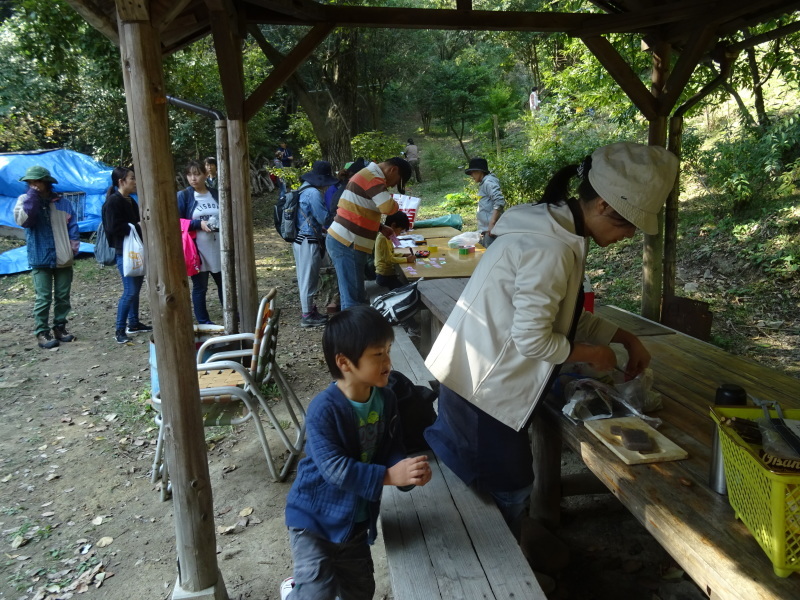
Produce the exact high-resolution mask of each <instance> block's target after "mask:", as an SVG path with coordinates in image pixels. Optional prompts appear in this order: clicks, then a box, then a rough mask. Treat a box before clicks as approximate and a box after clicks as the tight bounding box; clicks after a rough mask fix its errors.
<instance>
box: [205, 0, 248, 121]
mask: <svg viewBox="0 0 800 600" xmlns="http://www.w3.org/2000/svg"><path fill="white" fill-rule="evenodd" d="M209 8H210V10H209V12H208V17H209V21H210V23H211V35H212V37H213V39H214V50H215V52H216V55H217V65H218V66H219V77H220V81H221V83H222V91H223V96H224V98H225V112H226V113H227V117H228V119H243V113H244V67H243V65H242V51H241V46H240V38H239V37H237V36H236V29H237V28H236V23H235V22H234V21H233V20H232V19H233V18H235V16H236V13H233V14H230V13H229V12H228V11H227V10H225V6H224V5H222V4H220V3H216V2H209Z"/></svg>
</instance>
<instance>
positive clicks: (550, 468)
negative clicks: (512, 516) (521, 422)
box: [529, 406, 561, 528]
mask: <svg viewBox="0 0 800 600" xmlns="http://www.w3.org/2000/svg"><path fill="white" fill-rule="evenodd" d="M548 410H549V409H548V407H547V406H542V407H540V408H539V410H538V414H537V415H536V416H535V417H534V418H533V419H532V420H531V426H530V435H531V449H532V451H533V473H534V480H533V492H532V493H531V508H530V513H529V514H530V517H531V518H532V519H535V520H537V521H539V522H541V523H542V524H544V525H546V526H548V527H552V528H557V527H558V525H559V522H560V520H561V508H560V503H561V429H560V428H559V427H560V425H559V423H558V417H557V416H556V417H554V416H553V415H552V414H544V413H546V412H547V411H548Z"/></svg>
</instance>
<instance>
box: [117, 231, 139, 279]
mask: <svg viewBox="0 0 800 600" xmlns="http://www.w3.org/2000/svg"><path fill="white" fill-rule="evenodd" d="M128 227H130V233H129V234H128V235H127V236H125V241H124V242H122V274H123V275H124V276H125V277H141V276H142V275H144V244H143V243H142V238H140V237H139V234H138V233H137V232H136V227H134V226H133V224H132V223H128Z"/></svg>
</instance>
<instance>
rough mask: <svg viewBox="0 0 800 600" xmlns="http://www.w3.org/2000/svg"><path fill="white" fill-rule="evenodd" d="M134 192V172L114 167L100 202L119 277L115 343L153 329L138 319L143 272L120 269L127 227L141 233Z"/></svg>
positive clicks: (125, 341)
mask: <svg viewBox="0 0 800 600" xmlns="http://www.w3.org/2000/svg"><path fill="white" fill-rule="evenodd" d="M135 193H136V174H135V173H134V172H133V171H132V170H131V169H127V168H125V167H116V168H115V169H114V170H113V171H112V172H111V186H110V187H109V188H108V190H107V191H106V201H105V203H104V204H103V228H104V229H105V232H106V237H107V238H108V243H109V245H110V246H112V247H113V248H114V250H115V253H116V264H117V270H118V271H119V276H120V277H121V278H122V295H121V296H120V298H119V302H118V303H117V321H116V324H115V327H114V339H115V340H116V341H117V343H118V344H126V343H128V342H130V341H131V339H130V338H129V337H128V335H132V334H135V333H142V332H148V331H153V328H152V326H150V325H146V324H145V323H142V322H141V321H140V320H139V294H140V292H141V290H142V283H144V275H142V276H140V277H126V276H125V271H124V270H123V259H124V257H123V252H122V245H123V243H124V242H125V238H126V237H128V236H129V235H130V231H131V229H130V226H131V225H133V226H134V227H135V228H136V232H137V233H138V234H139V237H141V236H142V228H141V225H140V223H139V221H140V218H139V205H138V204H137V203H136V201H135V200H134V199H133V198H131V194H135ZM126 322H127V324H128V326H127V327H126V326H125V323H126Z"/></svg>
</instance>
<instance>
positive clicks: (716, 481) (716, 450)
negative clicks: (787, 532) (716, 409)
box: [708, 383, 747, 495]
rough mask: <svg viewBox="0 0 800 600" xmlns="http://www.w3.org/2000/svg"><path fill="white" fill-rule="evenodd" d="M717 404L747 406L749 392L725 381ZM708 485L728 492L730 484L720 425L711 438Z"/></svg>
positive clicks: (724, 492) (715, 400)
mask: <svg viewBox="0 0 800 600" xmlns="http://www.w3.org/2000/svg"><path fill="white" fill-rule="evenodd" d="M714 405H715V406H746V405H747V392H745V391H744V388H742V387H740V386H738V385H736V384H735V383H723V384H722V385H721V386H719V387H718V388H717V393H716V395H715V396H714ZM708 485H709V486H710V487H711V489H712V490H714V491H715V492H717V493H718V494H723V495H725V494H727V493H728V485H727V483H726V482H725V466H724V465H723V463H722V446H721V445H720V443H719V427H717V426H716V425H715V426H714V433H713V435H712V438H711V471H710V473H709V478H708Z"/></svg>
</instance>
